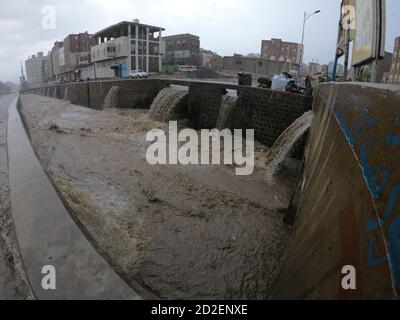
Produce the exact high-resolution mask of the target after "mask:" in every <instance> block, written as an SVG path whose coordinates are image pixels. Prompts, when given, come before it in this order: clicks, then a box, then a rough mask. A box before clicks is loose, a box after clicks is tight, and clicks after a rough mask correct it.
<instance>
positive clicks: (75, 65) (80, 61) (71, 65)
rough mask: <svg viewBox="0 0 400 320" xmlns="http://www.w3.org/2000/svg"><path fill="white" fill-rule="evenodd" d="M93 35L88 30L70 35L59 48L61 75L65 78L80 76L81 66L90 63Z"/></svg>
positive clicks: (71, 78)
mask: <svg viewBox="0 0 400 320" xmlns="http://www.w3.org/2000/svg"><path fill="white" fill-rule="evenodd" d="M93 40H94V39H93V38H92V35H90V34H89V33H88V32H85V33H79V34H70V35H68V36H67V37H66V38H65V39H64V42H63V44H64V45H63V47H62V48H61V49H60V50H59V61H60V75H61V78H62V79H63V80H66V81H71V80H77V79H78V78H79V66H86V65H88V64H89V63H90V57H91V44H92V43H93Z"/></svg>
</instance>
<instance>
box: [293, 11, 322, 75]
mask: <svg viewBox="0 0 400 320" xmlns="http://www.w3.org/2000/svg"><path fill="white" fill-rule="evenodd" d="M320 12H321V10H317V11H315V12H314V13H311V14H307V12H304V19H303V33H302V35H301V48H300V50H301V52H300V61H299V67H298V69H297V82H299V80H300V74H301V67H302V65H303V56H304V34H305V30H306V22H307V21H308V19H310V18H311V17H312V16H314V15H316V14H318V13H320Z"/></svg>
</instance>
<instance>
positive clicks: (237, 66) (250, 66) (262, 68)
mask: <svg viewBox="0 0 400 320" xmlns="http://www.w3.org/2000/svg"><path fill="white" fill-rule="evenodd" d="M223 70H224V71H230V72H235V73H236V72H247V73H254V74H260V75H266V76H274V75H276V74H280V73H282V72H290V70H291V64H290V63H287V62H279V61H272V60H267V59H257V58H249V57H244V56H241V55H234V56H232V57H224V58H223Z"/></svg>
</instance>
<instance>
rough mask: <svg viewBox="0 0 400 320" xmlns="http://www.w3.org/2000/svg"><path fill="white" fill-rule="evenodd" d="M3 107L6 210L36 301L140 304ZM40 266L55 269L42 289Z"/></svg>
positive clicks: (15, 115)
mask: <svg viewBox="0 0 400 320" xmlns="http://www.w3.org/2000/svg"><path fill="white" fill-rule="evenodd" d="M17 103H18V98H15V99H14V100H13V102H12V104H11V106H10V108H9V119H8V132H7V146H8V158H9V183H10V189H11V208H12V216H13V219H14V222H15V229H16V233H17V239H18V243H19V247H20V251H21V256H22V259H23V263H24V266H25V269H26V272H27V275H28V277H29V281H30V285H31V287H32V290H33V292H34V294H35V296H36V298H38V299H89V300H90V299H141V297H140V296H139V294H138V293H136V292H135V291H134V290H133V289H132V288H131V287H130V286H128V284H127V283H126V282H125V281H124V280H123V279H121V278H120V276H119V275H117V273H116V272H114V270H113V269H112V268H111V267H110V266H109V264H108V263H107V262H106V260H105V259H104V258H103V257H102V256H100V254H99V253H98V252H97V251H96V250H95V248H94V247H93V246H92V245H91V243H90V242H89V241H88V240H87V238H86V237H85V235H84V234H83V233H82V231H81V230H80V229H79V227H78V226H77V225H76V224H75V222H74V221H73V219H72V218H71V216H70V215H69V213H68V211H67V209H66V208H65V206H64V205H63V202H62V201H61V200H60V198H59V196H58V194H57V192H56V190H55V189H54V187H53V185H52V184H51V183H50V181H49V178H48V177H47V175H46V173H45V172H44V171H43V169H42V167H41V165H40V163H39V161H38V159H37V157H36V155H35V153H34V151H33V149H32V146H31V144H30V141H29V139H28V137H27V135H26V131H25V128H24V125H23V122H22V120H21V117H20V115H19V112H18V109H17ZM44 266H53V267H54V268H55V270H56V289H55V290H51V289H50V290H45V289H43V287H42V280H43V278H44V277H45V274H43V273H42V271H43V267H44Z"/></svg>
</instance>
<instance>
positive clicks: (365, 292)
mask: <svg viewBox="0 0 400 320" xmlns="http://www.w3.org/2000/svg"><path fill="white" fill-rule="evenodd" d="M399 105H400V89H399V88H398V87H397V88H395V87H393V88H390V87H387V86H385V87H383V86H372V85H363V84H324V85H320V86H319V87H318V90H317V92H316V97H315V101H314V105H313V111H314V113H315V119H314V122H313V125H312V127H311V132H310V138H309V142H308V145H307V150H306V164H305V170H304V179H303V181H302V195H301V200H300V206H299V211H298V213H297V220H296V222H295V225H294V229H293V232H292V235H291V240H290V244H289V248H288V251H287V253H286V258H285V261H284V263H283V268H282V270H281V271H280V275H279V277H278V280H277V281H276V283H275V285H274V298H285V299H288V298H290V299H337V298H339V299H352V298H367V299H377V298H385V299H386V298H387V299H391V298H394V297H397V296H398V293H399V290H400V162H399V159H400V109H399ZM346 265H351V266H354V267H355V268H356V290H347V291H345V290H343V288H342V286H341V282H342V278H343V277H344V275H342V273H341V272H342V268H343V266H346Z"/></svg>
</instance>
